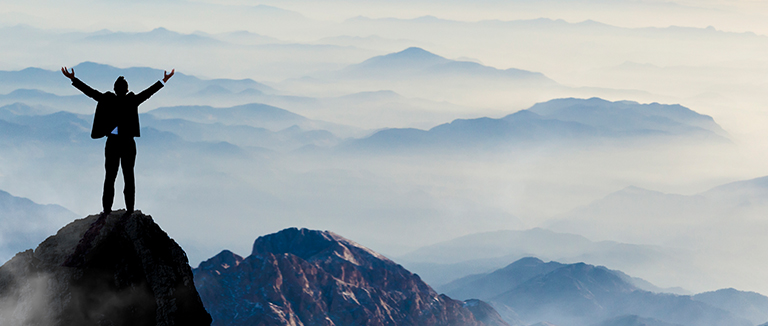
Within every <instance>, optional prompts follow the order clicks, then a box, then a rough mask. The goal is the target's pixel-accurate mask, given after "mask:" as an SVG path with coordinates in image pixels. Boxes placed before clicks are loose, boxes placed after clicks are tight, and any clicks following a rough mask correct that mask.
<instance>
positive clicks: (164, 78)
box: [163, 69, 176, 83]
mask: <svg viewBox="0 0 768 326" xmlns="http://www.w3.org/2000/svg"><path fill="white" fill-rule="evenodd" d="M175 72H176V69H172V70H171V73H170V74H169V73H168V72H167V71H163V83H166V82H168V79H171V77H173V74H174V73H175Z"/></svg>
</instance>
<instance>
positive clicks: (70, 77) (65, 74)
mask: <svg viewBox="0 0 768 326" xmlns="http://www.w3.org/2000/svg"><path fill="white" fill-rule="evenodd" d="M61 73H62V74H64V76H67V78H69V79H73V78H75V68H72V72H69V71H67V67H62V68H61Z"/></svg>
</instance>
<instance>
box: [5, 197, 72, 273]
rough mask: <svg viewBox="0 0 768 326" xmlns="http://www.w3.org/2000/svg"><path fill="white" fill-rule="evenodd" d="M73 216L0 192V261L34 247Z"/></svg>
mask: <svg viewBox="0 0 768 326" xmlns="http://www.w3.org/2000/svg"><path fill="white" fill-rule="evenodd" d="M76 217H77V215H76V214H75V213H73V212H71V211H69V210H68V209H66V208H64V207H61V206H59V205H51V204H49V205H41V204H38V203H35V202H33V201H32V200H30V199H27V198H23V197H16V196H13V195H11V194H9V193H7V192H5V191H2V190H0V221H2V223H0V261H2V262H5V261H7V260H8V259H10V258H11V257H13V255H14V254H16V253H17V252H20V251H23V250H26V249H28V248H31V247H34V246H36V245H37V244H38V243H40V242H42V241H43V240H45V238H46V237H47V236H48V235H50V234H51V233H54V232H55V231H56V229H57V228H58V227H59V226H61V225H64V224H65V223H67V222H69V221H71V220H73V219H74V218H76Z"/></svg>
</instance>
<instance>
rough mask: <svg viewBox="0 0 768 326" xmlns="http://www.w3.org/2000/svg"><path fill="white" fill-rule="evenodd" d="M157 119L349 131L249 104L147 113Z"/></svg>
mask: <svg viewBox="0 0 768 326" xmlns="http://www.w3.org/2000/svg"><path fill="white" fill-rule="evenodd" d="M147 113H148V114H150V115H152V116H154V117H156V118H158V119H184V120H188V121H192V122H197V123H221V124H224V125H229V126H234V125H245V126H251V127H256V128H264V129H269V130H272V131H279V130H284V129H286V128H289V127H293V126H298V127H300V128H302V129H304V130H330V131H334V130H343V131H346V130H349V129H351V128H350V127H347V126H343V125H338V124H334V123H329V122H325V121H320V120H312V119H309V118H306V117H304V116H302V115H299V114H296V113H293V112H290V111H287V110H284V109H281V108H278V107H274V106H271V105H266V104H260V103H250V104H243V105H237V106H233V107H228V108H217V107H211V106H202V105H195V106H173V107H161V108H158V109H155V110H151V111H149V112H147Z"/></svg>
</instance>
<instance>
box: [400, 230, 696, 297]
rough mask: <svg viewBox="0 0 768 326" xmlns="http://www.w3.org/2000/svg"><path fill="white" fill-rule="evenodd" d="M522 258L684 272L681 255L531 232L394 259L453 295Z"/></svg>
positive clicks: (470, 238) (465, 240)
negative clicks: (462, 286)
mask: <svg viewBox="0 0 768 326" xmlns="http://www.w3.org/2000/svg"><path fill="white" fill-rule="evenodd" d="M526 256H535V257H541V258H544V259H548V260H556V261H561V262H588V263H591V264H599V265H607V266H611V267H613V268H618V269H621V270H625V271H630V272H631V273H634V274H637V273H640V274H649V273H652V272H653V271H658V270H659V269H660V268H661V266H664V269H667V270H668V269H673V270H674V269H684V268H685V267H684V266H685V264H684V262H685V259H684V257H686V252H684V251H679V250H672V249H669V248H664V247H656V246H648V245H635V244H627V243H620V242H613V241H601V242H595V241H591V240H589V239H587V238H584V237H583V236H580V235H577V234H573V233H560V232H553V231H550V230H546V229H541V228H534V229H530V230H523V231H512V230H504V231H494V232H483V233H476V234H471V235H467V236H463V237H459V238H456V239H452V240H448V241H444V242H440V243H437V244H434V245H430V246H426V247H422V248H420V249H417V250H415V251H412V252H410V253H408V254H406V255H403V256H400V257H398V259H399V260H400V261H401V263H402V264H403V265H405V266H406V267H407V268H409V269H410V270H412V271H414V272H416V273H418V274H419V275H421V277H422V278H423V279H424V280H425V281H427V282H428V283H430V284H432V285H433V286H435V287H436V288H437V289H439V290H440V291H445V292H446V293H453V292H451V291H453V290H452V289H454V288H455V283H454V282H458V281H461V280H463V281H461V282H466V281H471V280H472V278H473V277H474V276H475V275H480V274H483V273H487V272H489V271H492V270H496V269H499V268H501V267H502V266H506V265H507V264H509V262H510V261H515V260H518V259H521V258H523V257H526ZM463 277H465V278H463ZM457 279H458V280H457ZM452 281H453V282H452ZM461 282H460V283H461ZM633 282H635V285H636V286H638V287H639V288H642V289H644V290H647V291H654V292H669V293H678V294H687V293H688V292H687V291H686V290H684V289H680V288H669V289H662V288H658V287H655V286H653V285H652V284H650V283H648V282H644V281H642V280H634V281H633ZM490 290H492V291H495V290H497V289H490ZM454 294H456V293H454Z"/></svg>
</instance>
